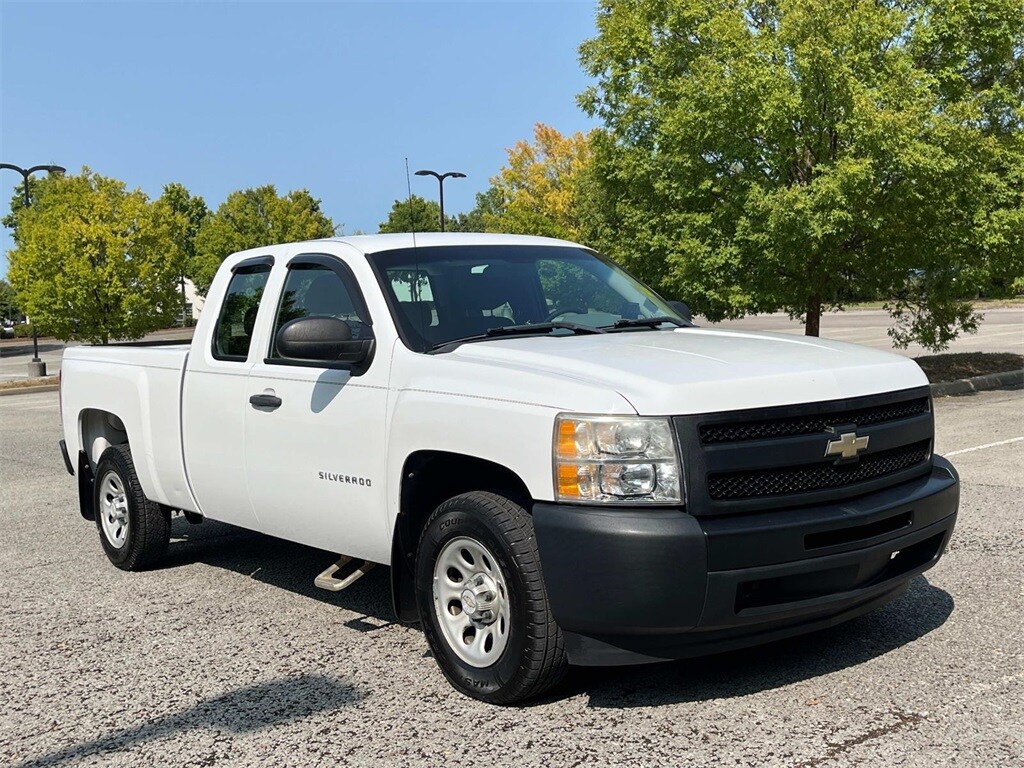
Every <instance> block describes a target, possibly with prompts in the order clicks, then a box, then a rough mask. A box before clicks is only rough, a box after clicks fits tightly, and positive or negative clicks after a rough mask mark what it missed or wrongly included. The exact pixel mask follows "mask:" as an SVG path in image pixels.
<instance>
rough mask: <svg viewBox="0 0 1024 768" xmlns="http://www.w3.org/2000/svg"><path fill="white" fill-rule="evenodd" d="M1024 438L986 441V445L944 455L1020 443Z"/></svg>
mask: <svg viewBox="0 0 1024 768" xmlns="http://www.w3.org/2000/svg"><path fill="white" fill-rule="evenodd" d="M1021 440H1024V437H1011V438H1010V439H1009V440H1000V441H999V442H998V443H985V445H976V446H974V447H973V448H961V449H960V450H959V451H950V452H949V453H944V454H942V455H943V456H958V455H959V454H961V453H970V452H971V451H980V450H982V449H984V448H995V447H996V446H997V445H1009V444H1010V443H1019V442H1020V441H1021Z"/></svg>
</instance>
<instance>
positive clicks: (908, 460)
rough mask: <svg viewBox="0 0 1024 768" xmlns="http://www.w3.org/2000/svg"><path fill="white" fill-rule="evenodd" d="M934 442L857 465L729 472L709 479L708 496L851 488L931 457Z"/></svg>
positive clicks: (881, 454)
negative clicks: (930, 450)
mask: <svg viewBox="0 0 1024 768" xmlns="http://www.w3.org/2000/svg"><path fill="white" fill-rule="evenodd" d="M930 446H931V441H930V440H922V441H921V442H919V443H912V444H911V445H904V446H901V447H899V448H893V449H891V450H888V451H879V452H878V453H875V454H872V455H869V456H864V457H863V458H861V460H860V461H858V462H857V463H855V464H840V465H838V466H837V465H835V464H833V463H831V462H825V463H819V464H806V465H804V466H800V467H787V468H784V469H765V470H757V471H751V472H729V473H722V474H712V475H709V476H708V494H709V495H710V496H711V498H712V499H715V500H719V501H733V500H737V499H754V498H759V497H764V496H782V495H786V494H790V493H804V492H807V491H818V490H824V489H826V488H842V487H844V486H847V485H852V484H854V483H859V482H862V481H864V480H871V479H874V478H877V477H884V476H886V475H891V474H894V473H896V472H899V471H901V470H904V469H909V468H911V467H913V466H915V465H917V464H921V463H922V462H924V461H925V460H927V458H928V453H929V449H930Z"/></svg>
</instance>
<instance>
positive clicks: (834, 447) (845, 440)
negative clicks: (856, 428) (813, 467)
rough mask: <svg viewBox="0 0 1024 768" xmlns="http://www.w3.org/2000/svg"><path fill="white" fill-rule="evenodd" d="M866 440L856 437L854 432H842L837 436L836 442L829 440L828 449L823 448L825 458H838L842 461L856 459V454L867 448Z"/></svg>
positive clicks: (865, 438)
mask: <svg viewBox="0 0 1024 768" xmlns="http://www.w3.org/2000/svg"><path fill="white" fill-rule="evenodd" d="M869 439H870V438H868V437H867V436H865V437H857V433H856V432H843V434H841V435H840V436H839V439H838V440H829V443H828V447H826V448H825V458H826V459H827V458H828V457H829V456H839V457H840V458H843V459H853V458H856V456H857V454H858V453H860V452H861V451H863V450H864V449H865V448H867V447H868V440H869Z"/></svg>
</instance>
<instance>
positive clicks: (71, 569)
mask: <svg viewBox="0 0 1024 768" xmlns="http://www.w3.org/2000/svg"><path fill="white" fill-rule="evenodd" d="M936 420H937V429H938V436H937V450H938V452H940V453H945V454H947V455H950V456H952V459H953V461H954V463H955V464H956V465H957V467H958V468H959V470H960V472H961V475H962V480H963V489H962V499H961V503H962V506H961V512H960V520H959V524H958V527H957V530H956V532H955V534H954V537H953V540H952V543H951V545H950V551H949V553H948V554H947V556H946V557H945V558H944V559H943V561H942V562H941V563H940V565H939V566H937V567H936V568H934V569H933V570H931V571H929V572H928V573H927V574H925V576H924V577H919V578H917V579H915V580H914V582H913V583H912V585H911V588H910V590H909V592H908V594H907V595H905V596H904V597H902V598H900V599H899V600H898V601H896V602H894V603H892V604H890V605H889V606H887V607H885V608H883V609H881V610H879V611H877V612H875V613H873V614H869V615H867V616H865V617H862V618H860V619H856V620H854V621H852V622H850V623H848V624H845V625H842V626H840V627H837V628H834V629H830V630H827V631H824V632H821V633H818V634H815V635H811V636H805V637H803V638H796V639H793V640H788V641H784V642H780V643H776V644H774V645H771V646H768V647H763V648H755V649H751V650H746V651H741V652H736V653H732V654H727V655H722V656H717V657H712V658H708V659H700V660H693V661H685V662H676V663H670V664H661V665H657V666H649V667H632V668H618V669H588V670H582V669H580V670H573V672H572V673H571V674H570V677H569V679H568V680H567V681H566V682H565V683H564V684H563V685H562V686H561V687H560V688H559V689H558V690H557V691H556V692H555V693H554V694H553V695H551V696H549V697H547V698H545V699H543V700H541V701H539V702H536V703H534V704H532V705H530V706H526V707H522V708H516V709H502V708H498V707H492V706H488V705H484V704H481V703H479V702H476V701H473V700H470V699H467V698H464V697H462V696H460V695H458V694H456V693H454V692H453V691H452V689H451V688H450V687H449V686H448V684H447V683H446V682H445V681H444V679H443V678H442V676H441V674H440V672H439V671H438V670H437V669H436V667H435V665H434V662H433V660H432V659H431V658H429V656H428V654H427V650H426V643H425V641H424V639H423V637H422V636H421V634H420V633H419V631H418V630H417V629H415V628H409V627H405V626H401V625H398V624H395V623H392V619H391V613H390V597H389V594H388V582H387V571H386V569H383V568H379V569H376V570H375V571H373V572H371V574H370V575H369V576H367V577H366V578H365V579H363V580H362V581H360V582H359V583H357V584H356V585H354V586H353V587H352V588H350V589H349V590H347V591H344V592H341V593H338V594H330V593H326V592H322V591H320V590H317V589H315V588H314V587H313V577H314V576H315V575H316V574H317V573H318V572H319V571H321V570H322V569H323V568H324V567H326V566H327V565H328V564H329V563H330V562H331V561H332V559H333V558H332V555H331V554H330V553H326V552H321V551H318V550H314V549H309V548H306V547H300V546H297V545H293V544H288V543H285V542H281V541H277V540H274V539H270V538H267V537H264V536H260V535H257V534H252V533H248V532H245V531H242V530H240V529H235V528H231V527H229V526H225V525H220V524H216V523H204V524H203V525H200V526H190V525H188V524H187V523H186V522H185V521H184V520H183V519H180V518H177V519H175V521H174V526H173V531H172V534H173V539H172V544H171V548H170V552H169V557H168V560H167V562H166V564H165V566H164V567H163V568H161V569H159V570H154V571H150V572H146V573H139V574H127V573H122V572H120V571H118V570H116V569H114V568H113V567H112V566H111V565H109V564H108V563H107V561H106V558H105V557H104V556H103V553H102V551H101V549H100V545H99V542H98V540H97V535H96V530H95V527H94V525H93V524H92V523H88V522H86V521H84V520H82V519H81V517H80V516H79V514H78V510H77V497H76V490H75V481H74V480H73V478H71V477H69V476H68V475H67V474H66V472H65V470H64V468H63V465H62V462H61V459H60V455H59V453H58V451H57V446H56V442H57V440H58V439H59V437H60V435H59V428H58V412H57V396H56V393H45V394H31V395H20V396H15V397H6V398H2V399H0V490H2V495H0V528H2V530H3V532H4V535H3V537H2V539H0V669H2V671H3V673H2V675H0V701H2V702H3V710H2V715H0V763H3V764H14V765H46V766H56V765H124V766H136V765H147V766H149V765H207V766H210V765H245V766H251V765H274V766H283V765H294V766H309V765H320V764H324V765H327V764H340V765H347V764H351V765H370V764H373V765H378V766H380V765H424V766H442V765H465V766H470V765H477V764H480V765H586V766H591V765H593V766H603V765H637V766H647V765H655V764H664V765H715V766H730V765H769V766H794V767H796V766H800V767H802V768H812V767H814V766H828V767H831V766H852V765H868V766H875V765H901V766H904V765H905V766H935V765H959V766H1024V742H1022V738H1024V737H1022V730H1021V725H1020V724H1021V723H1022V722H1024V649H1022V644H1021V638H1022V637H1024V589H1022V583H1024V580H1022V575H1021V574H1022V555H1024V502H1022V500H1021V499H1022V497H1024V472H1022V468H1024V392H1020V391H1016V392H1007V391H997V392H987V393H982V394H977V395H972V396H968V397H961V398H946V399H941V400H938V401H937V402H936Z"/></svg>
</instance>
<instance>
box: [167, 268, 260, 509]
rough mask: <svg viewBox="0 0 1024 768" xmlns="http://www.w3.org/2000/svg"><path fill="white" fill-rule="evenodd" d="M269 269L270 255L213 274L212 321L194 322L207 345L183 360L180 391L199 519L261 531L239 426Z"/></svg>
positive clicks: (245, 404) (187, 460)
mask: <svg viewBox="0 0 1024 768" xmlns="http://www.w3.org/2000/svg"><path fill="white" fill-rule="evenodd" d="M273 264H274V258H273V256H259V257H255V258H249V259H245V260H244V261H241V262H239V263H238V264H236V265H235V266H234V268H233V269H232V270H231V271H230V273H229V274H228V275H227V276H226V277H222V276H221V275H218V277H217V279H216V280H215V282H214V284H213V285H212V286H211V289H210V300H211V301H210V304H209V306H210V307H211V309H212V308H213V307H215V306H217V304H216V297H218V296H223V299H222V301H221V303H220V311H219V313H218V315H217V317H216V319H215V320H214V319H213V318H212V317H210V316H209V315H207V314H204V315H203V316H202V317H201V318H200V320H199V326H198V327H197V328H196V338H197V339H204V338H208V339H210V342H209V343H208V344H206V345H204V347H203V348H196V347H194V348H193V350H192V352H191V353H190V354H189V359H188V366H187V369H186V371H185V382H184V390H183V392H182V437H183V441H184V446H185V466H186V469H187V472H188V478H189V482H190V484H191V485H192V490H193V491H194V492H195V496H196V500H197V501H198V502H199V506H200V508H201V509H202V512H203V515H205V516H206V517H208V518H210V519H212V520H221V521H223V522H225V523H232V524H233V525H240V526H242V527H244V528H253V529H258V528H259V527H260V526H259V524H258V522H257V520H256V516H255V514H254V512H253V508H252V504H251V503H250V502H249V493H248V488H247V485H246V477H245V462H244V455H245V454H244V442H243V440H244V426H245V415H246V411H247V409H248V408H249V403H248V397H249V396H248V393H247V392H248V376H249V369H250V368H251V367H252V363H253V360H254V359H255V358H256V357H257V356H258V354H259V353H258V350H257V349H256V348H255V344H254V343H253V338H254V329H255V327H256V322H257V316H258V313H259V312H260V311H261V310H260V307H261V304H262V303H268V302H262V301H261V300H262V298H263V292H264V289H265V288H266V285H267V280H268V278H269V277H270V271H271V268H272V267H273ZM222 280H226V282H227V285H226V286H225V287H222V286H223V285H224V283H223V282H222ZM222 291H223V293H221V292H222ZM262 311H263V312H264V313H265V312H268V311H272V308H270V307H268V308H265V309H263V310H262ZM207 323H212V324H213V328H212V330H207V329H208V328H209V327H210V326H209V325H207Z"/></svg>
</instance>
